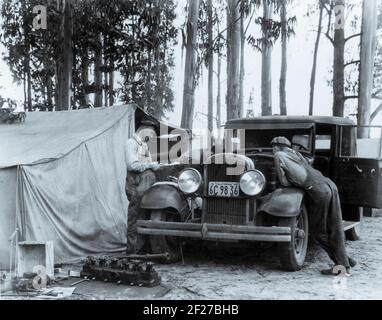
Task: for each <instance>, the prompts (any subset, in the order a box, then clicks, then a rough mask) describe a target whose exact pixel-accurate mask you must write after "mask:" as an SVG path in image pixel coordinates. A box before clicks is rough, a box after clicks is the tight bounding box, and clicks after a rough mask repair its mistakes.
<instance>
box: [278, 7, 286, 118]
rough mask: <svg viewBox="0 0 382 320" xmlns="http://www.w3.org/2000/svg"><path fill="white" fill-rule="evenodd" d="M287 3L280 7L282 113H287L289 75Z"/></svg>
mask: <svg viewBox="0 0 382 320" xmlns="http://www.w3.org/2000/svg"><path fill="white" fill-rule="evenodd" d="M286 15H287V13H286V3H285V1H283V2H282V3H281V7H280V20H281V73H280V88H279V90H280V92H279V94H280V114H281V115H283V116H286V115H287V105H286V88H285V87H286V77H287V68H288V65H287V63H288V62H287V59H288V44H287V41H288V26H287V17H286Z"/></svg>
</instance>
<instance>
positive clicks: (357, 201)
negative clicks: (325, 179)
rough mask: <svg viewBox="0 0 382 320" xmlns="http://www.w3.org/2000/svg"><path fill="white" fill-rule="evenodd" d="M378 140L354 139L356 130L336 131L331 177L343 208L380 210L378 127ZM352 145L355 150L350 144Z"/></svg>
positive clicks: (381, 184) (381, 186) (381, 162)
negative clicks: (335, 148) (357, 207)
mask: <svg viewBox="0 0 382 320" xmlns="http://www.w3.org/2000/svg"><path fill="white" fill-rule="evenodd" d="M368 128H370V130H371V131H373V130H375V129H379V136H378V137H376V136H377V135H376V134H375V132H374V135H373V136H372V137H371V138H368V139H355V137H356V134H355V133H356V131H357V127H349V126H348V127H340V128H339V130H338V132H337V137H338V139H337V141H338V144H337V147H338V148H337V150H336V155H335V157H334V159H333V163H332V168H331V169H332V170H331V177H332V179H333V181H334V182H335V183H336V184H337V187H338V191H339V194H340V197H341V202H342V203H344V204H350V205H356V206H360V207H368V208H379V209H382V155H381V151H382V147H381V146H382V140H381V134H380V132H381V131H382V130H381V129H382V127H377V126H368ZM355 141H356V147H355V144H354V142H355Z"/></svg>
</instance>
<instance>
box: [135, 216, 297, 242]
mask: <svg viewBox="0 0 382 320" xmlns="http://www.w3.org/2000/svg"><path fill="white" fill-rule="evenodd" d="M138 234H141V235H151V236H171V237H182V238H191V239H199V240H210V241H265V242H290V241H291V229H290V228H289V227H256V226H238V225H234V226H233V225H223V224H208V223H204V224H201V223H183V222H157V221H151V220H139V221H138Z"/></svg>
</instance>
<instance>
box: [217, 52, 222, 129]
mask: <svg viewBox="0 0 382 320" xmlns="http://www.w3.org/2000/svg"><path fill="white" fill-rule="evenodd" d="M221 72H222V58H221V53H220V52H219V53H218V77H217V80H218V94H217V97H216V126H217V128H218V130H219V129H220V127H221V83H220V82H221Z"/></svg>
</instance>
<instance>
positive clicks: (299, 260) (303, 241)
mask: <svg viewBox="0 0 382 320" xmlns="http://www.w3.org/2000/svg"><path fill="white" fill-rule="evenodd" d="M278 226H279V227H290V228H291V236H292V241H291V242H280V243H279V244H278V249H279V257H280V262H281V266H282V268H283V269H285V270H287V271H298V270H301V268H302V267H303V265H304V262H305V257H306V252H307V249H308V231H309V227H308V214H307V212H306V208H305V206H302V208H301V213H300V215H299V216H297V217H292V218H279V221H278Z"/></svg>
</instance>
